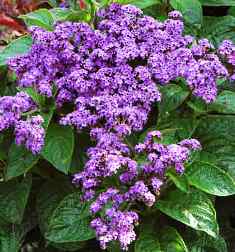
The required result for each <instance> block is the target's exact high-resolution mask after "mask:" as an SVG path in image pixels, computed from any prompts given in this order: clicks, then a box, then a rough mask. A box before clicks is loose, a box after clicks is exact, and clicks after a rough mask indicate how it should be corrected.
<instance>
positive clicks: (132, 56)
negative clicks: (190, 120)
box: [5, 4, 228, 249]
mask: <svg viewBox="0 0 235 252" xmlns="http://www.w3.org/2000/svg"><path fill="white" fill-rule="evenodd" d="M97 20H98V22H97V26H96V29H93V28H92V27H91V26H89V25H88V24H85V23H71V22H65V23H58V24H57V25H56V26H55V29H54V31H53V32H49V31H45V30H43V29H41V28H37V27H34V28H32V29H31V33H32V37H33V40H34V43H33V46H32V49H31V51H30V52H29V53H28V54H27V55H24V56H20V57H17V58H14V59H12V60H10V62H9V66H10V68H11V69H12V70H14V71H15V72H16V74H17V76H18V79H19V83H18V85H19V86H21V87H34V88H35V89H36V90H37V91H38V92H39V93H40V94H43V95H45V96H47V97H51V96H52V89H53V87H54V86H55V87H56V89H57V95H56V104H57V107H61V106H63V105H65V104H67V103H69V104H72V105H74V110H73V111H72V112H71V113H68V114H67V115H65V116H64V117H63V118H61V120H60V123H61V124H62V125H72V126H75V127H76V128H77V129H78V130H82V129H84V128H88V129H89V130H90V136H91V137H92V138H93V139H94V140H95V141H96V145H95V146H94V147H91V148H89V149H88V152H87V154H88V158H89V159H88V161H87V163H86V165H85V167H84V170H83V171H82V172H80V173H78V174H75V176H74V179H73V182H74V183H75V184H79V185H81V187H82V191H83V199H84V200H91V199H94V198H95V197H97V198H96V200H95V201H94V202H93V203H92V205H91V209H90V210H91V213H92V214H94V215H98V214H99V213H100V212H101V211H103V209H104V207H105V206H107V205H111V207H109V208H107V209H106V211H105V214H104V216H102V217H97V218H95V219H94V220H93V221H92V223H91V226H92V227H93V228H94V229H95V231H96V234H97V238H98V239H99V241H100V244H101V247H102V248H106V246H107V244H108V243H109V242H110V241H112V240H118V241H119V242H120V244H121V248H123V249H127V247H128V245H129V244H130V243H131V242H132V241H133V240H135V237H136V235H135V232H134V227H135V225H137V224H138V215H137V213H135V212H134V211H129V210H126V209H125V204H128V205H129V206H132V204H133V203H135V202H143V203H144V204H145V205H146V206H148V207H151V206H152V205H153V204H154V203H155V201H156V197H157V196H158V194H159V191H160V187H161V186H162V184H163V183H164V180H165V173H166V170H167V169H168V168H169V167H174V168H175V170H176V171H177V172H178V173H179V174H181V173H182V172H183V171H184V163H185V162H187V160H188V159H189V155H190V151H191V150H197V149H199V148H200V143H199V142H198V141H197V140H194V139H186V140H183V141H181V142H180V143H178V144H171V145H164V144H162V143H161V133H160V132H159V131H153V132H150V133H148V135H147V137H146V139H145V141H144V143H141V144H138V145H137V146H136V147H135V149H134V150H133V149H131V148H130V147H129V146H128V145H127V144H126V143H125V141H124V140H125V137H126V136H127V135H130V134H131V133H132V132H133V131H139V130H142V129H143V127H144V125H145V123H146V121H147V118H148V114H149V112H150V110H151V106H152V104H153V103H154V102H158V101H160V99H161V94H160V92H159V90H158V87H157V84H159V85H166V84H168V83H169V82H170V81H172V80H175V79H177V78H184V79H185V80H186V83H187V84H188V86H189V88H190V89H191V90H192V92H193V94H194V95H196V96H198V97H200V98H202V99H203V100H204V101H205V102H207V103H209V102H212V101H213V100H214V99H215V97H216V94H217V88H216V81H217V79H219V78H222V77H224V76H228V72H227V70H226V68H225V67H224V66H223V65H222V63H221V62H220V60H219V58H218V56H216V54H215V53H214V52H213V51H214V48H213V46H212V45H211V44H210V43H209V41H208V40H206V39H202V40H199V41H196V40H195V39H194V38H192V37H191V36H184V35H183V31H184V25H183V22H182V16H181V14H180V13H179V12H177V11H173V12H171V13H169V18H168V19H167V20H165V21H164V22H159V21H156V20H155V19H153V18H152V17H148V16H144V15H143V13H142V11H141V10H140V9H138V8H136V7H134V6H131V5H124V6H122V5H119V4H112V5H110V6H109V7H108V8H107V9H101V10H100V11H99V12H98V13H97ZM23 112H24V111H23ZM19 119H20V118H18V119H17V123H15V125H16V128H15V132H16V139H17V140H16V141H17V143H19V144H25V145H26V147H27V148H28V149H31V150H32V151H33V153H37V152H39V151H40V149H41V147H42V145H43V138H44V131H43V129H42V128H41V126H40V125H41V123H42V120H41V118H39V117H33V118H31V119H28V120H27V121H21V120H19ZM10 124H11V122H9V125H10ZM5 128H6V127H5ZM135 155H144V156H146V160H147V162H146V163H145V164H144V165H143V166H140V165H138V163H137V161H136V160H135V158H134V157H135ZM114 175H115V177H116V178H117V179H116V183H117V188H118V189H116V188H109V189H107V191H105V192H102V193H101V194H100V195H98V196H97V193H96V190H97V188H99V187H100V186H103V185H104V182H105V181H106V179H108V178H109V177H113V176H114ZM120 188H122V189H120Z"/></svg>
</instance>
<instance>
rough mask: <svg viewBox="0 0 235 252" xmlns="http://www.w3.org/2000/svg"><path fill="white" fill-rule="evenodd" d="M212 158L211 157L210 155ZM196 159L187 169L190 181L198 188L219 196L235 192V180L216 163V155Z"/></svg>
mask: <svg viewBox="0 0 235 252" xmlns="http://www.w3.org/2000/svg"><path fill="white" fill-rule="evenodd" d="M210 158H211V157H210ZM210 158H209V157H208V158H207V159H205V158H203V156H202V155H200V158H198V159H197V160H195V161H194V162H193V164H192V165H190V166H189V167H188V168H187V170H186V175H187V178H188V180H189V182H190V183H191V184H192V185H194V186H195V187H197V188H198V189H200V190H202V191H205V192H207V193H210V194H213V195H217V196H228V195H232V194H235V181H234V179H233V178H232V176H230V175H229V173H228V172H226V171H224V170H222V169H221V168H220V167H218V166H217V165H215V164H214V160H216V156H213V160H211V162H210ZM208 159H209V161H208Z"/></svg>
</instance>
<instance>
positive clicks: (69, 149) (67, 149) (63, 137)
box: [42, 124, 74, 173]
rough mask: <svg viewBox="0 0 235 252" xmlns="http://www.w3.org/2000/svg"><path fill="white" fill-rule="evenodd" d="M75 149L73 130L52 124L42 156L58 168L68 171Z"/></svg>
mask: <svg viewBox="0 0 235 252" xmlns="http://www.w3.org/2000/svg"><path fill="white" fill-rule="evenodd" d="M73 149H74V136H73V130H72V128H70V127H63V126H59V125H56V124H51V125H50V126H49V128H48V130H47V135H46V143H45V146H44V148H43V151H42V156H43V157H44V158H45V159H46V160H48V161H49V162H50V163H51V164H52V165H54V166H55V168H56V169H58V170H59V171H62V172H64V173H68V171H69V168H70V163H71V160H72V155H73Z"/></svg>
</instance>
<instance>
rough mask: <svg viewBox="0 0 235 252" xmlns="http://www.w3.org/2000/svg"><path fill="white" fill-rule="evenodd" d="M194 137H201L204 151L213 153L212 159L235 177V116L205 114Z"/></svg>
mask: <svg viewBox="0 0 235 252" xmlns="http://www.w3.org/2000/svg"><path fill="white" fill-rule="evenodd" d="M193 137H195V138H198V139H200V142H201V144H202V146H203V151H204V152H206V153H207V154H208V155H209V154H210V155H212V158H210V160H213V161H214V162H213V163H214V164H215V165H216V166H218V167H219V168H221V169H223V170H225V171H226V172H228V173H229V175H231V176H232V177H233V179H235V157H234V152H235V144H234V143H235V116H229V115H208V116H205V117H203V118H202V120H201V123H200V124H199V126H198V128H197V130H196V132H195V134H194V136H193ZM215 157H216V158H215ZM210 162H211V161H210Z"/></svg>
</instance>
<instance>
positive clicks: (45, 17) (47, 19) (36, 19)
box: [20, 9, 54, 30]
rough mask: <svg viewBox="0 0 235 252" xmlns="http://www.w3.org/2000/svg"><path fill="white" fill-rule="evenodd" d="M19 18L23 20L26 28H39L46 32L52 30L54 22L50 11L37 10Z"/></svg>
mask: <svg viewBox="0 0 235 252" xmlns="http://www.w3.org/2000/svg"><path fill="white" fill-rule="evenodd" d="M20 18H22V19H23V20H24V22H25V23H26V25H27V26H39V27H42V28H44V29H47V30H52V29H53V24H54V20H53V17H52V15H51V13H50V11H49V10H47V9H39V10H36V11H34V12H30V13H28V14H25V15H21V16H20Z"/></svg>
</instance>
